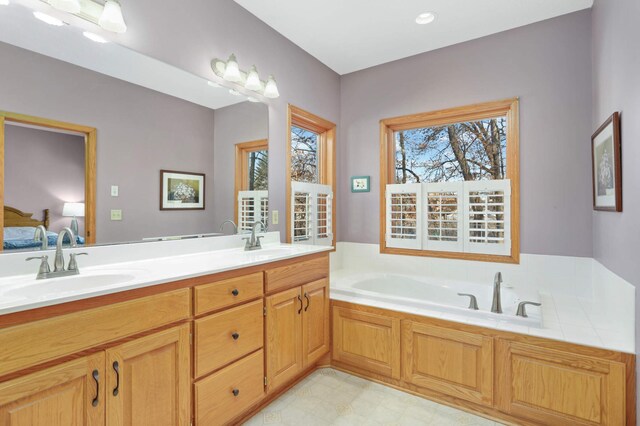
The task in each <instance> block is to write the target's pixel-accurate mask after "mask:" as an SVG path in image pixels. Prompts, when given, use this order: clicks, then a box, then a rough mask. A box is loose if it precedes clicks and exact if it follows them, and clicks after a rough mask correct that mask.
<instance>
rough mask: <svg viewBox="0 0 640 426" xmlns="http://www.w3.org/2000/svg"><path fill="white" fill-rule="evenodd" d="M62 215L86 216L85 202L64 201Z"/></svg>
mask: <svg viewBox="0 0 640 426" xmlns="http://www.w3.org/2000/svg"><path fill="white" fill-rule="evenodd" d="M62 216H69V217H71V216H78V217H84V203H64V207H63V208H62Z"/></svg>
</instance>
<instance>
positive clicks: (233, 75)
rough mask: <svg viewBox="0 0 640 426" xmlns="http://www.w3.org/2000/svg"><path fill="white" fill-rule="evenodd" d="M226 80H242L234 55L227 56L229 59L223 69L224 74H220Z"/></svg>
mask: <svg viewBox="0 0 640 426" xmlns="http://www.w3.org/2000/svg"><path fill="white" fill-rule="evenodd" d="M222 78H224V79H225V80H227V81H231V82H237V81H240V80H242V75H241V74H240V67H238V61H237V60H236V55H233V54H232V55H231V56H229V60H228V61H227V66H226V67H225V69H224V75H223V76H222Z"/></svg>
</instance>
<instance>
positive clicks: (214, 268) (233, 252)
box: [0, 243, 331, 315]
mask: <svg viewBox="0 0 640 426" xmlns="http://www.w3.org/2000/svg"><path fill="white" fill-rule="evenodd" d="M158 244H164V243H158ZM137 246H138V250H141V249H140V247H143V248H142V250H144V247H145V246H143V245H137ZM114 247H117V246H114ZM156 247H157V246H156ZM132 249H135V248H134V247H127V246H121V250H132ZM89 250H91V249H89ZM116 250H117V248H116ZM328 250H331V247H323V246H310V245H297V244H296V245H291V244H279V243H270V244H264V245H263V248H262V249H261V250H255V251H244V249H243V248H227V249H217V250H211V251H204V252H197V253H187V254H180V255H174V256H169V255H167V256H163V257H154V258H151V259H139V260H134V261H130V262H117V263H109V264H101V265H96V266H89V267H85V268H83V267H82V261H83V260H84V258H83V259H78V262H79V263H80V274H79V275H76V276H72V277H62V278H52V279H45V280H36V279H35V278H36V272H37V269H38V268H37V266H38V265H37V261H34V262H33V264H32V265H30V266H32V267H33V272H32V273H30V274H28V275H24V274H23V275H13V276H5V277H0V315H5V314H9V313H13V312H19V311H25V310H29V309H35V308H41V307H44V306H50V305H56V304H60V303H65V302H71V301H75V300H81V299H88V298H91V297H96V296H103V295H106V294H112V293H117V292H122V291H127V290H133V289H138V288H143V287H149V286H154V285H158V284H163V283H168V282H172V281H178V280H183V279H188V278H194V277H198V276H203V275H209V274H216V273H219V272H225V271H230V270H235V269H240V268H246V267H249V266H255V265H262V264H265V263H270V262H276V261H280V260H285V259H291V258H295V257H300V256H305V255H309V254H314V253H320V252H324V251H328ZM168 252H169V253H170V252H171V250H169V251H168ZM30 254H31V255H34V253H30ZM13 256H15V255H13ZM66 256H68V254H66ZM24 257H26V255H24ZM21 260H22V261H24V259H21Z"/></svg>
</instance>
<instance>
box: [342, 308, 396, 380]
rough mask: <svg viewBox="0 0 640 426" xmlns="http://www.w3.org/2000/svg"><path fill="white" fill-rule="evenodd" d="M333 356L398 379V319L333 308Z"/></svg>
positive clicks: (343, 361) (355, 365) (357, 366)
mask: <svg viewBox="0 0 640 426" xmlns="http://www.w3.org/2000/svg"><path fill="white" fill-rule="evenodd" d="M333 359H334V360H336V361H338V362H342V363H345V364H349V365H352V366H354V367H356V368H360V369H363V370H368V371H372V372H374V373H378V374H382V375H384V376H387V377H392V378H394V379H400V320H399V319H397V318H391V317H386V316H383V315H378V314H372V313H368V312H362V311H357V310H354V309H346V308H339V307H334V308H333Z"/></svg>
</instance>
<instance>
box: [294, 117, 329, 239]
mask: <svg viewBox="0 0 640 426" xmlns="http://www.w3.org/2000/svg"><path fill="white" fill-rule="evenodd" d="M335 135H336V126H335V124H333V123H331V122H329V121H327V120H324V119H323V118H320V117H318V116H316V115H313V114H311V113H309V112H306V111H304V110H302V109H300V108H297V107H294V106H292V105H289V149H288V150H287V154H288V155H287V165H288V170H289V173H288V174H287V212H288V214H287V241H288V242H291V243H301V244H321V245H335V232H334V223H335V220H334V218H335V202H334V196H333V194H334V192H335V141H336V137H335Z"/></svg>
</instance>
